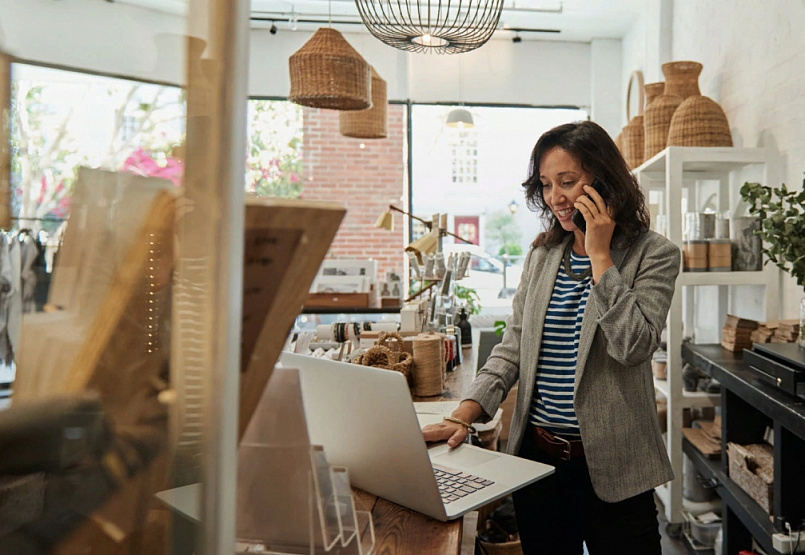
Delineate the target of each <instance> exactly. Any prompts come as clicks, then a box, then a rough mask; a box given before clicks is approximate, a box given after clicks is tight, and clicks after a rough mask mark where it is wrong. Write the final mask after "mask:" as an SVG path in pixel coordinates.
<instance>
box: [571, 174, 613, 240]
mask: <svg viewBox="0 0 805 555" xmlns="http://www.w3.org/2000/svg"><path fill="white" fill-rule="evenodd" d="M593 189H595V190H596V191H598V194H599V195H601V196H602V197H603V198H604V200H605V201H606V197H604V184H603V183H601V181H599V179H598V178H597V177H596V178H595V179H594V180H593ZM587 196H588V197H589V196H590V195H587ZM570 219H571V220H573V223H574V224H576V227H577V228H579V229H580V230H581V232H582V233H587V222H586V221H585V220H584V216H583V215H582V213H581V212H579V211H578V210H575V211H574V212H573V214H572V215H571V216H570Z"/></svg>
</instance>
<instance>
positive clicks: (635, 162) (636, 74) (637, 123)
mask: <svg viewBox="0 0 805 555" xmlns="http://www.w3.org/2000/svg"><path fill="white" fill-rule="evenodd" d="M634 83H637V94H638V101H637V115H636V116H635V117H631V115H630V110H631V104H632V85H633V84H634ZM644 93H645V91H644V86H643V73H642V72H640V71H633V72H632V75H631V76H630V77H629V87H628V88H627V90H626V119H627V120H628V121H629V123H627V124H626V127H624V128H623V131H621V133H622V137H621V143H622V147H623V148H622V150H621V152H622V154H623V158H624V159H625V160H626V163H627V164H628V165H629V168H631V169H634V168H636V167H637V166H639V165H640V164H642V163H643V138H644V132H643V104H644V101H645V95H644Z"/></svg>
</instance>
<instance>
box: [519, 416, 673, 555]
mask: <svg viewBox="0 0 805 555" xmlns="http://www.w3.org/2000/svg"><path fill="white" fill-rule="evenodd" d="M519 454H520V456H521V457H524V458H527V459H530V460H533V461H539V462H542V463H545V464H549V465H551V466H554V467H556V472H555V473H554V474H552V475H551V476H548V477H547V478H543V479H542V480H539V481H537V482H535V483H534V484H531V485H530V486H528V487H525V488H523V489H521V490H519V491H517V492H515V493H514V494H513V497H514V510H515V513H516V516H517V526H518V529H519V532H520V540H521V542H522V546H523V553H524V554H525V555H531V554H547V555H580V554H581V553H583V548H582V542H586V543H587V549H588V551H589V552H590V555H601V554H610V553H611V554H617V555H632V554H634V555H655V554H656V555H660V554H661V553H662V550H661V547H660V531H659V523H658V522H657V508H656V506H655V505H654V490H649V491H646V492H643V493H641V494H639V495H636V496H634V497H630V498H629V499H625V500H623V501H620V502H617V503H606V502H604V501H601V500H600V499H599V498H598V496H597V495H596V494H595V492H594V491H593V486H592V483H591V482H590V472H589V470H588V468H587V462H586V461H585V459H584V457H578V458H575V459H571V460H570V461H563V460H560V459H557V458H555V457H553V456H551V455H548V454H547V453H545V452H543V451H541V450H540V449H538V448H537V446H536V445H535V443H534V436H533V430H532V428H530V427H529V428H528V429H527V430H526V433H525V437H524V438H523V444H522V446H521V447H520V453H519Z"/></svg>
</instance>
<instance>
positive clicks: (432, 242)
mask: <svg viewBox="0 0 805 555" xmlns="http://www.w3.org/2000/svg"><path fill="white" fill-rule="evenodd" d="M438 243H439V238H438V236H437V235H436V233H434V232H432V231H431V232H430V233H426V234H425V235H423V236H422V237H420V238H419V239H417V240H416V241H414V242H413V243H411V244H410V245H408V246H407V247H405V250H406V252H408V251H410V252H413V253H414V254H415V255H416V259H417V260H418V261H419V263H420V264H424V261H423V259H422V255H423V254H433V253H434V252H436V247H437V245H438Z"/></svg>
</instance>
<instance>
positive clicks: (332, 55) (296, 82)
mask: <svg viewBox="0 0 805 555" xmlns="http://www.w3.org/2000/svg"><path fill="white" fill-rule="evenodd" d="M288 65H289V68H290V72H291V92H290V94H289V95H288V100H290V101H291V102H295V103H296V104H301V105H302V106H310V107H312V108H327V109H330V110H366V109H367V108H371V106H372V92H371V69H370V68H369V64H368V63H366V60H364V59H363V58H362V57H361V55H360V54H358V53H357V52H356V51H355V49H354V48H352V47H351V46H350V45H349V43H348V42H347V41H346V39H345V38H344V37H343V36H342V35H341V33H339V32H338V31H336V30H335V29H332V28H330V27H322V28H321V29H319V30H318V31H316V33H315V34H314V35H313V36H312V37H311V38H310V40H309V41H307V42H306V43H305V44H304V46H302V48H300V49H299V50H297V51H296V52H294V54H293V55H291V58H290V60H289V61H288Z"/></svg>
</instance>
